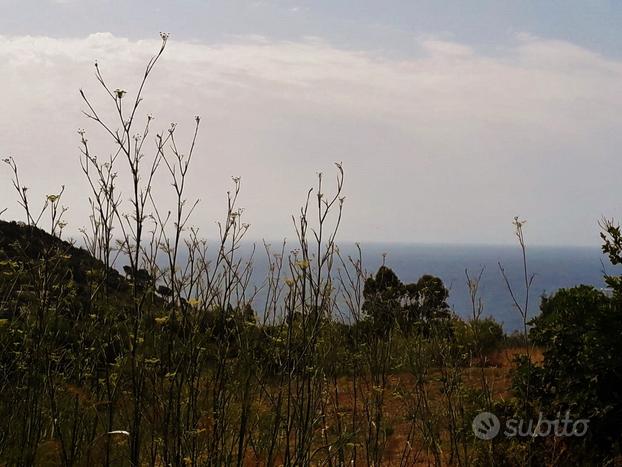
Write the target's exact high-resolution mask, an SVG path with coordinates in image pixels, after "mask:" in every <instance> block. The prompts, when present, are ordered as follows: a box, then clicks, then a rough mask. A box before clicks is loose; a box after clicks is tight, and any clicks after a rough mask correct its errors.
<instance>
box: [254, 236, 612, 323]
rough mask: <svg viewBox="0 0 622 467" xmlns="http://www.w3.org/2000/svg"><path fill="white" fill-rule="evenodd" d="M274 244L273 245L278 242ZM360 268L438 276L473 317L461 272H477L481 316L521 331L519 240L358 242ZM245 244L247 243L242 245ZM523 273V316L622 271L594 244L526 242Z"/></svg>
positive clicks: (456, 307) (258, 265)
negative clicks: (560, 293)
mask: <svg viewBox="0 0 622 467" xmlns="http://www.w3.org/2000/svg"><path fill="white" fill-rule="evenodd" d="M273 245H276V246H278V242H277V243H276V244H274V243H273ZM339 248H340V252H341V255H342V257H346V258H347V256H348V255H350V256H357V247H356V246H355V244H340V245H339ZM360 248H361V251H362V258H363V267H364V270H365V271H366V272H367V274H373V273H374V272H375V271H377V269H378V267H380V266H381V265H382V264H385V265H386V266H388V267H390V268H391V269H392V270H393V271H394V272H395V273H396V274H397V276H398V277H399V278H400V280H401V281H402V282H404V283H410V282H416V281H417V280H418V279H419V277H421V276H422V275H424V274H431V275H434V276H437V277H439V278H441V279H442V280H443V282H444V284H445V286H446V287H447V288H448V290H449V304H450V306H451V308H452V309H453V311H454V312H455V313H456V314H457V315H459V316H461V317H463V318H467V319H468V318H469V317H470V316H472V305H471V299H470V295H469V288H468V285H467V276H466V272H467V271H468V274H469V275H470V276H471V277H472V278H473V277H477V276H479V275H480V272H481V279H480V283H479V297H480V298H481V301H482V305H483V312H482V315H481V316H482V317H493V318H494V319H495V320H496V321H498V322H499V323H501V324H502V325H503V328H504V330H505V331H506V332H507V333H511V332H513V331H517V330H521V329H522V328H523V321H522V317H521V314H520V313H519V311H518V310H517V309H516V307H515V305H514V302H513V300H512V296H511V294H510V291H509V290H508V284H507V283H506V281H505V280H504V278H503V275H502V273H501V267H502V268H503V269H504V271H505V274H506V276H507V278H508V282H509V285H510V287H511V288H512V291H513V293H514V295H515V297H516V299H517V300H518V302H519V303H521V305H522V304H524V301H525V280H524V269H523V256H522V251H521V249H520V247H519V246H518V245H509V246H493V245H457V244H449V245H440V244H384V243H361V244H360ZM244 249H246V248H244ZM261 250H262V248H261V247H258V248H257V253H256V255H255V258H254V269H255V272H254V274H253V276H254V277H255V278H259V277H261V275H262V274H265V272H262V271H265V270H266V264H267V262H266V259H265V253H264V254H263V255H262V253H261ZM526 257H527V271H528V276H529V277H531V276H533V280H532V283H531V287H530V291H529V306H528V318H533V317H535V316H536V315H537V314H538V313H539V310H540V303H541V299H542V297H543V296H548V295H551V294H554V293H555V292H556V291H557V290H559V289H561V288H569V287H573V286H576V285H580V284H586V285H591V286H594V287H596V288H598V289H603V290H605V288H606V284H605V282H604V278H603V276H604V274H622V270H620V269H619V268H618V267H614V266H612V265H611V263H610V262H609V261H608V259H607V257H606V256H605V255H603V254H602V252H601V250H600V248H599V247H563V246H528V247H527V250H526Z"/></svg>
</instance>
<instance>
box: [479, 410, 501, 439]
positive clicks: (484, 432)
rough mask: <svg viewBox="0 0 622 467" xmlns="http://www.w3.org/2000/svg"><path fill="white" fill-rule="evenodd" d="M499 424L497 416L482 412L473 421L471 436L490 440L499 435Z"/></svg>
mask: <svg viewBox="0 0 622 467" xmlns="http://www.w3.org/2000/svg"><path fill="white" fill-rule="evenodd" d="M500 428H501V423H500V422H499V419H498V418H497V416H496V415H495V414H493V413H490V412H482V413H480V414H478V415H477V416H476V417H475V418H474V419H473V434H474V435H475V436H476V437H477V438H479V439H485V440H490V439H493V438H494V437H495V436H497V435H498V434H499V429H500Z"/></svg>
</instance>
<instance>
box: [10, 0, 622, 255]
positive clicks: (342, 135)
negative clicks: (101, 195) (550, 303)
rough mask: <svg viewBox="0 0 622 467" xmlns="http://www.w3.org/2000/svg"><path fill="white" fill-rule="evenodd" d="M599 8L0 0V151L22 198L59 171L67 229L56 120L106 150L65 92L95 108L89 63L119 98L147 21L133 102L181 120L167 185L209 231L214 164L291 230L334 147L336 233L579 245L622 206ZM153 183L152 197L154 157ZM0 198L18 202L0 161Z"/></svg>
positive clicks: (218, 210)
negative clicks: (521, 226) (178, 180)
mask: <svg viewBox="0 0 622 467" xmlns="http://www.w3.org/2000/svg"><path fill="white" fill-rule="evenodd" d="M620 24H622V4H621V3H619V2H616V1H594V0H583V1H574V0H565V1H553V0H551V1H547V2H542V1H528V0H521V1H509V0H508V1H503V2H499V1H494V0H490V1H484V0H472V1H469V2H464V1H448V0H434V1H432V0H430V1H415V0H411V1H395V0H385V1H371V0H357V1H353V0H348V1H346V0H330V1H329V0H326V1H324V0H315V1H301V0H292V1H289V0H257V1H238V0H214V1H206V0H203V1H199V0H178V1H176V2H171V1H167V2H164V1H160V0H149V1H146V0H133V1H121V0H38V1H32V0H0V86H1V89H2V90H3V92H2V112H1V113H0V158H5V157H8V156H12V157H13V158H14V159H15V161H16V162H17V164H18V165H19V168H20V177H21V179H22V180H21V181H22V184H23V185H26V186H28V187H29V193H30V195H31V197H32V202H33V203H34V204H36V203H38V202H40V201H41V200H43V199H44V197H45V195H47V194H52V193H55V192H57V191H58V189H59V186H61V185H65V194H64V198H63V200H64V204H66V205H67V206H68V207H69V211H68V213H67V221H68V226H67V231H68V232H70V233H74V234H77V232H78V229H80V228H81V227H84V226H85V225H86V219H87V218H88V184H87V183H86V180H85V178H84V176H83V175H82V173H81V170H80V164H79V158H80V151H79V135H78V134H77V130H78V129H80V128H84V129H85V130H86V134H87V138H88V139H89V143H90V145H91V147H92V149H93V151H94V152H95V153H96V154H97V155H98V156H99V157H103V158H105V157H107V155H109V154H110V152H111V151H112V150H113V145H112V144H111V141H109V140H108V139H107V138H106V135H105V134H104V133H103V132H102V131H101V129H98V128H97V127H96V126H95V125H93V124H92V122H89V121H88V120H87V119H86V118H85V117H84V116H83V115H82V114H81V111H82V110H84V104H83V102H82V101H81V99H80V95H79V90H80V89H83V90H84V91H85V92H86V93H87V95H88V96H89V97H91V98H92V99H93V101H94V102H95V103H96V105H97V108H98V109H101V111H102V114H103V115H110V112H109V110H110V104H111V103H110V101H109V100H106V96H105V95H104V94H103V93H102V90H101V88H100V87H99V86H98V83H97V81H96V80H95V77H94V67H93V64H94V62H95V61H96V60H97V62H98V64H99V66H100V68H101V69H102V71H103V73H104V75H105V76H106V79H107V80H108V82H109V84H110V86H111V88H113V89H114V88H120V89H124V90H127V91H128V95H129V96H131V95H132V93H134V92H135V91H136V89H137V85H138V83H139V81H140V78H141V75H142V73H143V70H144V66H145V64H146V63H147V60H149V57H150V56H151V55H152V54H153V53H154V52H156V51H157V50H158V47H159V43H160V37H159V33H160V32H161V31H165V32H168V33H170V38H169V41H168V45H167V49H166V51H165V54H164V56H163V57H162V60H161V62H160V63H159V64H158V66H157V68H156V69H155V71H154V74H153V76H152V79H151V80H150V81H149V83H148V85H147V88H146V90H145V94H144V97H145V99H144V102H143V103H142V108H141V111H142V113H141V114H140V116H139V117H140V118H144V117H145V116H146V115H147V114H150V115H153V116H154V117H155V120H154V130H160V131H161V130H166V128H168V126H169V124H170V122H176V123H177V124H178V131H179V136H178V137H179V141H180V145H181V146H182V147H185V148H188V147H189V138H190V135H191V131H192V128H193V124H194V117H195V115H200V116H201V129H200V133H199V138H198V145H197V149H196V152H195V155H194V159H193V169H192V172H191V174H190V176H189V180H188V198H189V199H190V200H194V199H200V203H199V205H198V207H197V209H196V211H195V213H194V216H193V218H192V223H193V224H194V225H196V226H198V227H199V228H200V229H201V230H200V231H201V233H202V235H204V236H206V237H208V238H209V237H213V236H214V235H215V234H216V222H217V221H218V220H221V219H222V216H223V214H224V210H225V207H226V205H225V200H226V192H227V190H230V189H231V188H232V180H231V178H232V177H241V181H242V182H241V183H242V191H241V195H240V204H241V206H243V207H244V209H245V210H244V218H245V221H246V222H248V223H250V224H251V228H250V231H249V236H250V238H254V239H262V238H266V239H279V238H283V237H287V238H292V237H293V236H294V228H293V225H292V215H296V214H297V212H298V210H299V207H300V206H301V204H302V203H303V202H304V200H305V196H306V193H307V190H308V189H309V188H310V187H312V186H314V185H315V183H316V179H317V173H318V172H322V173H323V179H324V186H325V189H326V191H327V195H328V194H329V193H330V190H331V189H332V188H333V187H334V183H333V182H334V179H335V175H336V170H335V167H334V162H341V163H342V165H343V168H344V171H345V184H344V195H345V196H346V201H345V203H344V212H343V220H342V224H341V229H340V234H339V239H340V240H343V241H361V242H404V243H411V242H412V243H477V244H507V243H512V242H513V241H514V237H513V233H512V230H513V226H512V219H513V218H514V216H520V217H521V218H523V219H526V220H527V224H526V227H525V235H526V238H527V241H528V242H530V243H532V244H534V245H546V244H555V245H598V244H599V242H600V239H599V236H598V233H599V229H598V221H599V219H601V218H602V217H603V216H606V217H616V218H622V197H620V191H621V190H620V182H619V180H620V174H621V173H622V170H621V169H622V157H620V156H621V154H620V148H621V147H622V144H621V143H622V131H621V130H622V126H621V119H620V115H619V114H620V111H621V110H620V109H622V85H621V84H620V83H622V30H620V28H619V25H620ZM153 148H154V146H153V145H151V148H150V149H149V150H147V151H145V152H146V154H145V157H146V158H147V159H149V158H150V157H152V156H153V153H154V151H153ZM121 162H122V161H121ZM121 162H118V167H117V169H118V171H119V172H120V173H121V174H123V173H125V172H126V167H125V166H124V165H123V164H122V163H121ZM120 180H121V182H122V183H123V181H124V180H125V179H124V178H123V175H121V176H120ZM331 184H332V185H331ZM122 191H123V192H124V193H128V194H129V187H128V186H127V185H123V186H122ZM154 191H155V192H156V195H157V197H158V198H157V199H159V200H160V202H161V204H162V205H161V206H159V208H160V209H162V210H166V209H169V208H171V207H172V198H171V196H170V195H171V187H170V181H169V180H168V179H167V177H166V174H165V173H164V172H163V171H162V172H161V173H160V174H159V175H157V176H156V183H155V184H154ZM125 206H126V207H128V206H127V205H125ZM4 208H7V211H6V212H5V213H4V214H3V215H2V218H3V219H13V218H15V219H17V218H20V217H22V214H21V212H20V210H19V207H18V206H17V202H16V196H15V194H14V193H13V191H12V186H11V173H10V171H9V170H8V167H7V166H4V164H3V165H2V166H0V211H2V209H4Z"/></svg>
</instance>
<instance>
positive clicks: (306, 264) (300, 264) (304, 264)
mask: <svg viewBox="0 0 622 467" xmlns="http://www.w3.org/2000/svg"><path fill="white" fill-rule="evenodd" d="M296 266H298V267H299V268H300V269H303V270H304V269H307V268H308V267H309V261H307V260H306V259H301V260H300V261H296Z"/></svg>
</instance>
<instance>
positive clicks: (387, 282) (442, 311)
mask: <svg viewBox="0 0 622 467" xmlns="http://www.w3.org/2000/svg"><path fill="white" fill-rule="evenodd" d="M448 297H449V291H448V290H447V288H446V287H445V285H444V284H443V281H442V280H441V279H439V278H438V277H434V276H431V275H424V276H422V277H421V278H420V279H419V280H418V281H417V282H415V283H411V284H403V283H402V282H401V281H400V280H399V278H398V277H397V275H396V274H395V273H394V272H393V270H392V269H391V268H388V267H387V266H384V265H383V266H380V268H379V269H378V271H377V272H376V275H375V276H372V277H369V278H368V279H367V280H366V281H365V287H364V289H363V298H364V299H365V302H364V304H363V312H364V313H365V315H366V317H367V319H368V320H369V321H370V322H371V324H372V326H373V328H374V330H375V331H376V332H379V333H381V334H384V333H387V332H388V331H389V330H391V329H393V328H394V327H395V326H399V327H400V329H402V330H403V331H404V332H407V333H410V332H413V331H427V330H429V327H430V326H431V325H432V324H433V323H436V322H438V321H440V320H445V319H447V318H449V316H450V311H449V305H448V304H447V299H448Z"/></svg>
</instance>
